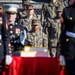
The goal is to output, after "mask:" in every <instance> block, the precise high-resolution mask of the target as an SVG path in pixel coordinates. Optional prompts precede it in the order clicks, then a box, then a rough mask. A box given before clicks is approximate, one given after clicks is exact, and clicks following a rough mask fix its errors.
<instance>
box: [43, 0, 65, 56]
mask: <svg viewBox="0 0 75 75" xmlns="http://www.w3.org/2000/svg"><path fill="white" fill-rule="evenodd" d="M59 7H62V8H64V6H63V4H62V3H60V1H57V0H56V2H55V3H53V2H50V3H46V4H44V6H43V13H42V25H43V27H44V32H45V33H46V34H47V35H48V49H49V50H50V55H51V56H52V57H55V56H56V50H53V51H52V50H51V48H52V46H54V47H56V46H55V45H56V44H55V42H56V43H57V41H55V40H54V37H55V38H56V37H57V36H56V35H57V32H56V31H57V30H56V29H58V28H59V25H58V22H57V21H55V20H54V18H55V17H56V11H57V8H59ZM57 27H58V28H57ZM52 39H53V40H54V41H53V40H52ZM56 39H57V38H56ZM52 44H53V45H52Z"/></svg>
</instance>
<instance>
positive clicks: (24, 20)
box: [19, 16, 36, 32]
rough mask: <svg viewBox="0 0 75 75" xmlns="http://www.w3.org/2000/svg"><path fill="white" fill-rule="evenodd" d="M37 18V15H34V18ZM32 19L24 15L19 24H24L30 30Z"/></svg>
mask: <svg viewBox="0 0 75 75" xmlns="http://www.w3.org/2000/svg"><path fill="white" fill-rule="evenodd" d="M34 18H36V16H33V18H32V19H34ZM32 19H29V18H28V17H27V16H26V17H23V18H22V19H20V21H19V24H21V25H23V26H24V28H25V29H26V30H27V32H28V31H30V30H31V24H32Z"/></svg>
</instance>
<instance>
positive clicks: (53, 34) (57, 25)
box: [48, 8, 62, 57]
mask: <svg viewBox="0 0 75 75" xmlns="http://www.w3.org/2000/svg"><path fill="white" fill-rule="evenodd" d="M61 14H62V9H61V8H58V9H57V11H56V17H55V18H53V21H52V22H51V23H50V27H48V28H49V29H48V30H49V31H48V32H49V34H48V35H49V49H50V55H51V56H52V57H56V56H58V55H59V50H58V49H59V48H58V46H57V45H58V43H59V37H60V33H61V22H60V17H61Z"/></svg>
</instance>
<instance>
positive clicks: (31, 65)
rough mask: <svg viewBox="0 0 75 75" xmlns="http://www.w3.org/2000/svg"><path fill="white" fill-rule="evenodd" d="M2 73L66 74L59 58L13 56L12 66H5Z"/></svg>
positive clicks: (4, 74)
mask: <svg viewBox="0 0 75 75" xmlns="http://www.w3.org/2000/svg"><path fill="white" fill-rule="evenodd" d="M2 75H64V74H63V70H62V69H61V68H60V66H59V61H58V58H47V57H13V62H12V64H11V65H10V66H5V70H4V72H3V74H2Z"/></svg>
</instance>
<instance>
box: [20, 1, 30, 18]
mask: <svg viewBox="0 0 75 75" xmlns="http://www.w3.org/2000/svg"><path fill="white" fill-rule="evenodd" d="M29 4H30V0H22V7H23V10H22V11H21V12H20V15H21V18H22V17H25V16H26V14H27V13H26V7H27V5H29Z"/></svg>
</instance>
